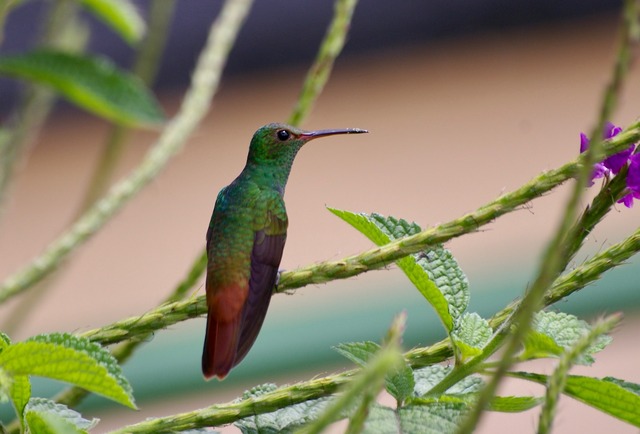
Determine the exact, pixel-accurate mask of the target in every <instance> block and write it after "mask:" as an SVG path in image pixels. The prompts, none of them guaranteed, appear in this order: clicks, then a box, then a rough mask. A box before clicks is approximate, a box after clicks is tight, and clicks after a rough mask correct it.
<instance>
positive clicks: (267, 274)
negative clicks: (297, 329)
mask: <svg viewBox="0 0 640 434" xmlns="http://www.w3.org/2000/svg"><path fill="white" fill-rule="evenodd" d="M285 218H286V216H285ZM270 225H271V227H276V228H277V229H278V232H280V233H272V234H271V235H267V234H266V232H272V231H269V230H267V231H265V230H261V231H258V232H256V235H255V240H254V243H253V250H252V252H251V277H250V278H249V294H248V295H247V300H246V301H245V304H244V308H243V312H242V329H241V332H240V340H239V341H238V351H237V353H236V359H235V361H234V364H236V365H237V364H238V363H240V362H241V361H242V359H243V358H244V356H246V355H247V352H248V351H249V349H250V348H251V346H252V345H253V343H254V342H255V340H256V338H257V337H258V333H259V332H260V328H261V327H262V323H263V321H264V318H265V315H266V314H267V309H268V308H269V302H270V300H271V294H272V293H273V288H274V287H275V284H276V279H277V277H278V267H279V266H280V260H281V259H282V252H283V250H284V243H285V241H286V238H287V233H286V227H287V226H286V225H287V221H286V220H284V221H283V220H281V219H278V218H277V217H272V219H271V223H270Z"/></svg>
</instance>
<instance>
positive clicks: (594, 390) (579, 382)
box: [511, 372, 640, 427]
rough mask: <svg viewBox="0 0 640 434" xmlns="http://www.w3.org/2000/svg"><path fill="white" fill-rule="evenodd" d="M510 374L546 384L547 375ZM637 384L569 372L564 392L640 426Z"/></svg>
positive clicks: (639, 386)
mask: <svg viewBox="0 0 640 434" xmlns="http://www.w3.org/2000/svg"><path fill="white" fill-rule="evenodd" d="M511 375H513V376H515V377H518V378H524V379H526V380H531V381H535V382H537V383H540V384H547V381H548V376H546V375H541V374H533V373H529V372H514V373H512V374H511ZM638 391H640V385H637V384H634V383H629V382H627V381H624V380H619V379H617V378H613V377H606V378H603V379H599V378H593V377H585V376H582V375H569V376H568V377H567V384H566V386H565V389H564V391H563V393H564V394H566V395H568V396H571V397H572V398H575V399H577V400H578V401H582V402H583V403H585V404H587V405H590V406H592V407H594V408H597V409H598V410H600V411H602V412H604V413H607V414H609V415H611V416H613V417H616V418H618V419H620V420H622V421H625V422H628V423H630V424H632V425H634V426H636V427H640V394H638Z"/></svg>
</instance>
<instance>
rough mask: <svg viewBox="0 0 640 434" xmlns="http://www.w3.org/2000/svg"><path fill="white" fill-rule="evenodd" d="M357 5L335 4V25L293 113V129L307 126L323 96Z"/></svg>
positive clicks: (352, 0)
mask: <svg viewBox="0 0 640 434" xmlns="http://www.w3.org/2000/svg"><path fill="white" fill-rule="evenodd" d="M357 4H358V1H357V0H337V1H336V2H335V5H334V15H333V20H332V21H331V25H330V26H329V29H328V30H327V33H326V35H325V37H324V40H323V41H322V45H321V46H320V50H319V51H318V55H317V57H316V60H315V62H314V63H313V65H312V66H311V69H309V72H308V73H307V78H306V79H305V82H304V85H303V86H302V91H301V92H300V96H299V97H298V102H297V103H296V106H295V108H294V109H293V113H292V114H291V116H290V117H289V123H290V124H291V125H295V126H299V125H301V124H302V123H303V122H304V120H305V118H306V117H307V116H308V114H309V112H310V111H311V108H312V107H313V104H314V103H315V102H316V100H317V99H318V96H319V95H320V94H321V93H322V89H324V86H325V84H326V83H327V80H328V79H329V75H331V70H332V69H333V63H334V62H335V60H336V58H337V57H338V55H340V52H341V51H342V48H343V47H344V43H345V41H346V36H347V34H348V33H349V27H350V26H351V18H352V17H353V11H354V10H355V8H356V5H357Z"/></svg>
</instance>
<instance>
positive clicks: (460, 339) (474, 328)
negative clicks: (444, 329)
mask: <svg viewBox="0 0 640 434" xmlns="http://www.w3.org/2000/svg"><path fill="white" fill-rule="evenodd" d="M492 334H493V330H491V326H490V325H489V323H488V322H487V320H485V319H484V318H482V317H481V316H480V315H478V314H477V313H468V312H466V313H464V314H463V315H462V316H461V317H460V319H459V320H458V321H457V322H456V327H455V328H454V329H453V332H452V333H451V338H452V339H453V342H454V343H455V345H456V347H458V349H459V350H460V352H461V353H462V356H463V358H467V357H473V356H476V355H478V354H480V353H481V352H482V349H483V348H484V346H485V345H486V344H487V342H489V340H490V339H491V335H492Z"/></svg>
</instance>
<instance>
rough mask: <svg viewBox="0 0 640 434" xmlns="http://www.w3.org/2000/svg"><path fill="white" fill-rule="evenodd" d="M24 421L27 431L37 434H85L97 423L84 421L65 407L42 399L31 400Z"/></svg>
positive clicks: (95, 420) (95, 421) (76, 413)
mask: <svg viewBox="0 0 640 434" xmlns="http://www.w3.org/2000/svg"><path fill="white" fill-rule="evenodd" d="M24 419H25V422H26V425H27V426H28V427H29V430H30V431H31V432H32V433H38V434H40V433H42V434H49V433H51V434H86V433H87V432H88V430H90V429H91V428H93V427H94V426H95V425H96V424H97V423H98V420H97V419H93V420H87V419H84V418H83V417H82V415H80V413H78V412H76V411H74V410H71V409H70V408H68V407H67V406H66V405H62V404H57V403H55V402H53V401H51V400H49V399H44V398H31V400H30V401H29V403H28V404H27V406H26V408H25V412H24Z"/></svg>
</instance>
